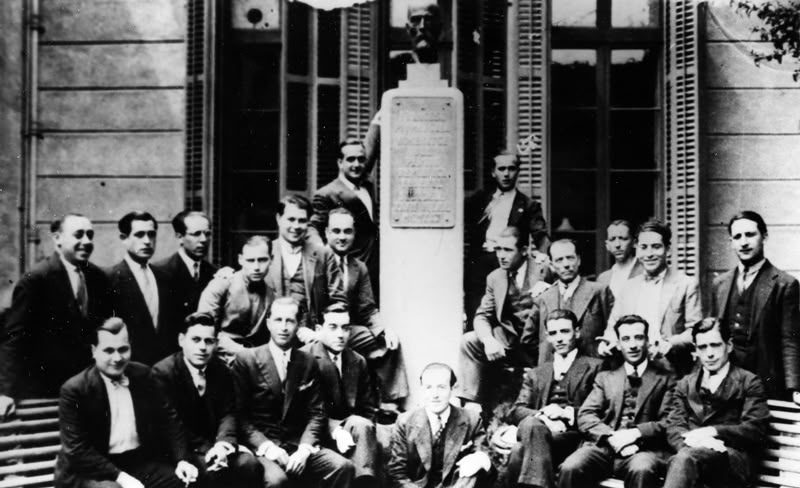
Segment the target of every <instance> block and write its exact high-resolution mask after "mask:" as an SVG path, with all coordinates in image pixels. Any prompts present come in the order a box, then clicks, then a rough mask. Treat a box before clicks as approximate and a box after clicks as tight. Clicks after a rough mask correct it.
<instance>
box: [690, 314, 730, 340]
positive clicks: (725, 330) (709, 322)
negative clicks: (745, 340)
mask: <svg viewBox="0 0 800 488" xmlns="http://www.w3.org/2000/svg"><path fill="white" fill-rule="evenodd" d="M714 329H717V330H719V335H720V337H722V341H723V342H728V341H729V340H730V338H731V328H730V326H728V322H726V321H725V320H719V319H717V318H715V317H706V318H704V319H703V320H701V321H700V322H697V323H696V324H694V327H692V342H694V343H695V344H697V334H705V333H706V332H711V331H712V330H714Z"/></svg>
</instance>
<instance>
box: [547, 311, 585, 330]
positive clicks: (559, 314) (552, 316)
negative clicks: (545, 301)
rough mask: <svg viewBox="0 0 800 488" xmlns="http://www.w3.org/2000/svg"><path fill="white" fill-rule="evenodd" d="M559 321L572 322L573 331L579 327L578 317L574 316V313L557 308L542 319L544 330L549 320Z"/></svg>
mask: <svg viewBox="0 0 800 488" xmlns="http://www.w3.org/2000/svg"><path fill="white" fill-rule="evenodd" d="M561 319H567V320H569V321H570V322H572V328H573V329H576V330H577V329H578V328H579V327H580V324H579V323H578V317H577V316H575V313H574V312H573V311H572V310H567V309H566V308H557V309H555V310H553V311H551V312H550V313H548V314H547V316H546V317H545V318H544V327H545V330H547V324H548V323H549V322H550V321H551V320H561Z"/></svg>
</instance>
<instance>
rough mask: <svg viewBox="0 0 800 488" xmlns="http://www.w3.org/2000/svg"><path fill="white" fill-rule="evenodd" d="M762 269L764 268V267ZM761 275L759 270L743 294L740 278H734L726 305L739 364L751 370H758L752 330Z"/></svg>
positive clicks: (724, 318) (725, 318)
mask: <svg viewBox="0 0 800 488" xmlns="http://www.w3.org/2000/svg"><path fill="white" fill-rule="evenodd" d="M761 269H762V270H763V269H764V268H763V267H762V268H761ZM761 276H762V273H761V270H759V272H758V275H756V277H755V279H754V280H753V282H752V283H750V286H748V287H747V289H746V290H745V291H744V293H741V294H740V293H739V286H738V284H737V283H736V281H738V280H734V283H733V286H732V287H731V293H730V295H729V296H728V305H727V307H725V316H724V317H723V320H727V321H728V324H730V329H731V340H732V342H733V350H734V357H735V358H736V360H737V364H739V366H741V367H743V368H745V369H747V370H749V371H755V370H756V364H755V362H756V344H755V342H754V341H751V340H750V330H751V328H752V327H753V325H752V319H753V300H754V298H755V291H756V289H757V288H758V283H759V280H761ZM737 277H738V272H737Z"/></svg>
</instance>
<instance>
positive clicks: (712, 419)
mask: <svg viewBox="0 0 800 488" xmlns="http://www.w3.org/2000/svg"><path fill="white" fill-rule="evenodd" d="M702 372H703V370H702V369H701V368H697V369H695V371H693V372H691V373H690V374H688V375H686V376H684V377H683V378H681V379H680V381H678V383H677V385H675V390H674V393H673V400H672V404H671V407H670V412H669V415H668V416H667V440H668V441H669V443H670V445H671V446H672V448H673V449H675V450H676V451H678V450H680V449H681V448H683V447H684V446H685V445H686V444H685V443H684V441H683V434H684V433H686V432H688V431H690V430H693V429H697V428H700V427H714V428H715V429H716V430H717V437H718V438H719V439H720V440H722V441H723V442H724V443H725V446H726V447H728V452H729V453H730V450H731V448H732V449H735V450H738V451H743V452H745V453H753V454H756V453H757V452H758V451H759V450H761V449H762V448H763V446H764V442H765V441H766V434H767V424H768V421H769V407H768V406H767V397H766V395H765V394H764V385H763V383H762V382H761V379H760V378H758V377H757V376H756V375H754V374H753V373H751V372H749V371H745V370H744V369H741V368H739V367H737V366H735V365H733V364H731V367H730V370H729V371H728V376H726V377H725V379H724V380H722V383H721V384H720V385H719V388H718V389H717V392H716V394H715V396H716V397H717V398H718V400H717V401H714V402H711V403H710V404H709V405H708V408H707V409H704V405H703V401H702V399H701V397H700V380H701V375H702Z"/></svg>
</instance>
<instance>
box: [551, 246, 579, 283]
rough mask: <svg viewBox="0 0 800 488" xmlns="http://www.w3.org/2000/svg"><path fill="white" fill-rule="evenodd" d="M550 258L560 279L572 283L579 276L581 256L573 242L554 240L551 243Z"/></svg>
mask: <svg viewBox="0 0 800 488" xmlns="http://www.w3.org/2000/svg"><path fill="white" fill-rule="evenodd" d="M550 259H551V261H552V263H553V269H555V271H556V274H557V275H558V279H559V280H561V281H562V282H564V283H572V281H573V280H574V279H575V277H576V276H578V268H580V266H581V258H579V257H578V251H577V250H576V249H575V245H574V244H572V243H571V242H554V243H553V244H552V245H550Z"/></svg>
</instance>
